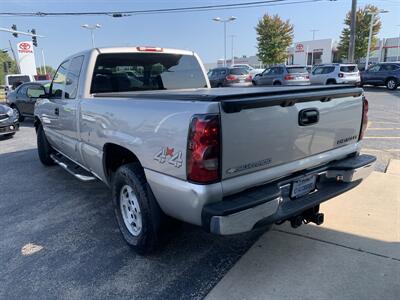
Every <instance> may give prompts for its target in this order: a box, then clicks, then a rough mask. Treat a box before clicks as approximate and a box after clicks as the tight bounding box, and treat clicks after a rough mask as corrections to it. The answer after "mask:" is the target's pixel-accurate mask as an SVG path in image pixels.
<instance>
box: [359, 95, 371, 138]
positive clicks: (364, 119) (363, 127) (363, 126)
mask: <svg viewBox="0 0 400 300" xmlns="http://www.w3.org/2000/svg"><path fill="white" fill-rule="evenodd" d="M368 105H369V104H368V100H367V99H366V98H365V97H363V113H362V120H361V130H360V135H359V137H358V140H359V141H360V140H362V138H363V137H364V133H365V130H367V126H368Z"/></svg>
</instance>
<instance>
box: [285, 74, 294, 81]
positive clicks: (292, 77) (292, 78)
mask: <svg viewBox="0 0 400 300" xmlns="http://www.w3.org/2000/svg"><path fill="white" fill-rule="evenodd" d="M285 80H294V76H292V75H286V76H285Z"/></svg>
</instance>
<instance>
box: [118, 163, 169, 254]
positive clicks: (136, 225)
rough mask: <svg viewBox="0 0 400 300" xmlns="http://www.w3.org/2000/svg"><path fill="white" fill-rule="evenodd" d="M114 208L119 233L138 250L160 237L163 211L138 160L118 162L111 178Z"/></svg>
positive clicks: (143, 251)
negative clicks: (118, 164) (124, 162)
mask: <svg viewBox="0 0 400 300" xmlns="http://www.w3.org/2000/svg"><path fill="white" fill-rule="evenodd" d="M112 200H113V205H114V212H115V216H116V219H117V222H118V226H119V229H120V231H121V234H122V236H123V237H124V239H125V241H126V242H127V243H128V245H129V246H131V247H132V249H134V250H135V251H136V252H137V253H139V254H142V255H143V254H147V253H150V252H151V251H153V250H154V249H155V248H156V246H157V244H158V242H159V238H160V231H161V223H162V218H163V212H162V211H161V209H160V207H159V206H158V203H157V201H156V199H155V198H154V195H153V193H152V191H151V189H150V186H149V185H148V183H147V181H146V177H145V174H144V171H143V168H142V167H141V165H140V164H139V163H130V164H127V165H123V166H121V167H120V168H119V169H118V170H117V171H116V173H115V175H114V178H113V181H112Z"/></svg>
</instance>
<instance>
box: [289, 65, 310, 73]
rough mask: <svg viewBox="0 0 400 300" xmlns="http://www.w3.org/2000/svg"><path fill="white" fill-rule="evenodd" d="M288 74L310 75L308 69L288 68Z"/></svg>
mask: <svg viewBox="0 0 400 300" xmlns="http://www.w3.org/2000/svg"><path fill="white" fill-rule="evenodd" d="M286 69H287V71H288V73H291V74H292V73H308V71H307V68H306V67H290V68H286Z"/></svg>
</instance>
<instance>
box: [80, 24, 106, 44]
mask: <svg viewBox="0 0 400 300" xmlns="http://www.w3.org/2000/svg"><path fill="white" fill-rule="evenodd" d="M81 27H82V28H85V29H88V30H90V35H91V36H92V47H93V48H95V46H94V31H95V30H96V29H99V28H101V25H100V24H95V25H88V24H83V25H81Z"/></svg>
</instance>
